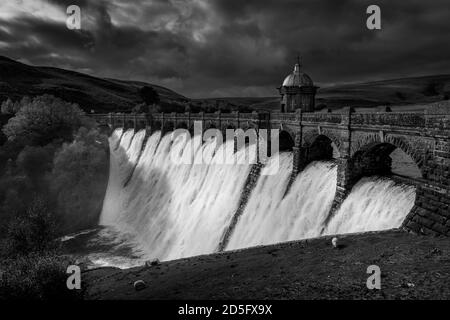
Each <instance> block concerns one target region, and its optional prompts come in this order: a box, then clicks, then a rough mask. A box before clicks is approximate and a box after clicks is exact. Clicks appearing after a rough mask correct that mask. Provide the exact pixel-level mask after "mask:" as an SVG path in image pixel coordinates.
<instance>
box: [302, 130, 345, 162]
mask: <svg viewBox="0 0 450 320" xmlns="http://www.w3.org/2000/svg"><path fill="white" fill-rule="evenodd" d="M325 138H326V139H327V140H328V141H329V142H330V144H331V147H332V148H333V149H334V154H335V156H334V158H337V157H340V156H342V155H343V154H345V150H343V143H342V141H341V139H340V138H339V137H338V136H336V135H335V134H334V133H333V132H331V131H328V130H321V132H320V133H319V131H318V130H317V129H314V130H310V131H307V132H305V133H304V135H303V143H302V146H303V147H307V148H310V147H311V146H312V145H313V144H314V143H316V142H317V141H318V139H319V140H322V139H325Z"/></svg>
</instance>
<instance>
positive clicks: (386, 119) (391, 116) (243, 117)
mask: <svg viewBox="0 0 450 320" xmlns="http://www.w3.org/2000/svg"><path fill="white" fill-rule="evenodd" d="M89 116H90V117H92V118H94V119H96V120H97V121H99V122H101V121H103V122H104V121H106V122H111V121H113V122H115V123H119V124H121V123H123V122H124V121H127V122H128V121H135V120H138V121H147V119H150V120H153V121H164V122H166V121H170V122H174V123H175V122H180V121H185V122H187V121H189V120H190V121H198V120H205V121H209V122H212V121H219V120H220V121H222V122H223V121H224V122H231V121H236V122H237V121H239V122H244V121H245V122H249V121H252V122H256V121H259V120H263V122H264V121H265V120H264V119H266V118H265V116H267V113H264V114H263V113H257V112H252V113H237V112H233V113H218V112H216V113H202V112H200V113H153V114H151V115H146V114H130V113H128V114H126V113H116V114H112V113H111V114H89ZM300 118H301V124H304V125H308V124H321V123H324V124H335V125H338V124H346V123H350V125H354V126H362V125H364V126H366V125H367V126H394V127H410V128H423V127H426V126H428V123H430V122H431V121H433V123H434V122H436V121H437V120H436V119H435V118H436V117H433V116H432V115H430V114H427V113H424V112H373V113H337V112H336V113H332V112H329V113H302V114H301V113H279V112H272V113H270V115H269V119H270V121H271V122H295V123H297V124H298V125H300ZM441 118H442V119H444V120H442V121H441V122H442V123H443V124H442V126H444V127H447V126H448V124H447V123H448V122H449V118H450V116H449V115H447V114H442V116H441ZM427 121H428V122H427ZM430 126H431V124H430Z"/></svg>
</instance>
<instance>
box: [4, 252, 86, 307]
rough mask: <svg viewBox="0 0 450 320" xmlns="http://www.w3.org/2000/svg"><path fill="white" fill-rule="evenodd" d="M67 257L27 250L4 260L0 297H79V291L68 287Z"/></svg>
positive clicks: (68, 262)
mask: <svg viewBox="0 0 450 320" xmlns="http://www.w3.org/2000/svg"><path fill="white" fill-rule="evenodd" d="M69 264H72V263H71V261H69V260H68V259H67V258H66V257H62V256H58V255H56V254H54V253H46V254H44V255H42V254H36V253H32V254H28V255H25V256H20V257H18V258H16V259H14V260H11V259H8V260H7V261H3V266H2V275H1V277H0V299H28V300H29V299H39V300H50V299H70V300H72V299H78V298H81V292H77V291H75V290H73V291H72V290H68V289H67V286H66V281H67V277H68V275H67V274H66V270H67V266H68V265H69Z"/></svg>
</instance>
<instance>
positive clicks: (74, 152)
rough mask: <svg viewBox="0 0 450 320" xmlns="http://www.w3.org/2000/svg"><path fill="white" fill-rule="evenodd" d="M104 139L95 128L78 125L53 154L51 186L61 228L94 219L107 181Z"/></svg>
mask: <svg viewBox="0 0 450 320" xmlns="http://www.w3.org/2000/svg"><path fill="white" fill-rule="evenodd" d="M107 150H108V141H107V137H106V136H105V135H102V134H100V133H99V132H98V131H97V130H87V129H85V128H81V129H80V130H79V131H78V133H77V135H76V137H75V141H74V142H72V143H67V144H64V145H63V147H62V148H61V150H60V151H59V152H58V153H57V154H56V155H55V159H54V169H53V172H52V175H51V179H50V180H51V185H52V186H51V188H52V190H53V194H54V195H55V198H56V199H57V211H58V215H59V216H60V218H61V221H62V222H63V225H62V226H61V228H62V231H64V232H74V231H77V230H79V229H83V228H87V227H91V226H92V225H95V224H96V223H97V222H98V217H99V214H100V212H101V209H102V204H103V198H104V195H105V191H106V186H107V181H108V151H107Z"/></svg>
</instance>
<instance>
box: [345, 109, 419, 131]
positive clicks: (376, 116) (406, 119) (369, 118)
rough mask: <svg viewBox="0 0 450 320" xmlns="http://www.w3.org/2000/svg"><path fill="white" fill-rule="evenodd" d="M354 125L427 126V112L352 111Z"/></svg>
mask: <svg viewBox="0 0 450 320" xmlns="http://www.w3.org/2000/svg"><path fill="white" fill-rule="evenodd" d="M351 123H352V125H379V126H396V127H419V128H423V127H425V114H424V113H421V112H380V113H352V115H351Z"/></svg>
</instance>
